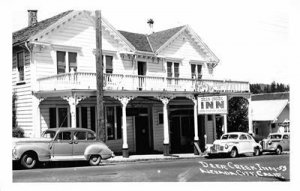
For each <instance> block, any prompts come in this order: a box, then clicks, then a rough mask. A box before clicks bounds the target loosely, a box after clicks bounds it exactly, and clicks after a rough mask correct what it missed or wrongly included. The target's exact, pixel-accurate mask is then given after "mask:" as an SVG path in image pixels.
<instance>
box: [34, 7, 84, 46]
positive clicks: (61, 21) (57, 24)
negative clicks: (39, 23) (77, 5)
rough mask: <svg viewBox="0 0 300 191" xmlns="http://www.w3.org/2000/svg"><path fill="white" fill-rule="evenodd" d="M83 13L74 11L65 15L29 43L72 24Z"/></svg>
mask: <svg viewBox="0 0 300 191" xmlns="http://www.w3.org/2000/svg"><path fill="white" fill-rule="evenodd" d="M81 14H82V11H72V12H71V13H69V14H67V15H65V16H64V17H62V18H60V19H59V20H58V21H57V22H55V23H53V24H52V25H50V26H48V27H47V28H46V29H44V30H42V31H39V32H38V33H37V34H35V35H33V36H32V37H30V38H29V39H28V41H29V42H30V41H36V39H40V38H43V37H44V36H47V35H49V33H52V32H53V31H54V30H56V29H58V28H60V27H61V25H64V24H65V23H66V22H70V21H71V20H72V19H75V18H76V17H77V16H80V15H81Z"/></svg>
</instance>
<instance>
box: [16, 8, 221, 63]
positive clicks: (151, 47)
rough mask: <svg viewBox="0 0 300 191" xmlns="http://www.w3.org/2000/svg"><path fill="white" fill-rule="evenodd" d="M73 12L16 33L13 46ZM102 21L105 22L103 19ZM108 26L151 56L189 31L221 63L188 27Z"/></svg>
mask: <svg viewBox="0 0 300 191" xmlns="http://www.w3.org/2000/svg"><path fill="white" fill-rule="evenodd" d="M72 12H73V11H72V10H70V11H66V12H63V13H61V14H59V15H56V16H54V17H51V18H49V19H46V20H43V21H40V22H38V23H36V24H35V25H32V26H29V27H26V28H24V29H21V30H19V31H16V32H14V33H13V38H12V40H13V46H15V45H18V44H20V43H23V42H25V41H28V40H31V38H35V35H38V34H39V33H40V32H42V31H44V30H48V29H49V28H51V27H52V26H53V25H55V24H56V23H58V22H59V20H61V19H63V18H64V17H65V16H67V15H68V14H71V13H72ZM102 21H105V20H103V19H102ZM107 24H108V23H107ZM108 25H109V27H110V28H111V29H112V30H113V31H114V32H115V33H117V35H118V36H119V37H120V38H121V39H122V40H123V41H125V43H126V44H127V45H129V47H130V48H132V49H133V50H134V49H135V50H137V51H142V52H149V53H151V54H153V53H155V54H158V53H159V52H160V51H161V50H162V49H164V48H165V47H166V46H167V45H169V44H170V43H172V40H173V39H174V38H176V37H177V36H178V35H180V34H181V33H182V32H183V31H185V30H188V32H189V33H190V34H191V35H192V36H193V37H194V38H193V39H195V40H196V41H197V44H198V45H199V47H200V49H205V50H206V52H207V51H208V52H209V53H210V55H211V56H212V59H213V60H215V62H216V63H217V62H219V61H218V58H217V57H216V56H215V55H214V54H213V53H212V51H210V49H209V48H208V47H207V46H206V45H205V43H204V42H203V41H202V40H201V39H200V37H198V35H197V34H195V33H194V32H193V30H192V29H191V28H190V27H189V26H188V25H184V26H180V27H175V28H171V29H167V30H163V31H159V32H155V33H152V34H150V35H147V34H139V33H132V32H127V31H117V30H115V29H114V28H113V27H112V26H111V25H110V24H108ZM135 50H134V51H135Z"/></svg>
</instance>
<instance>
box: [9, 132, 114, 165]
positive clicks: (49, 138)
mask: <svg viewBox="0 0 300 191" xmlns="http://www.w3.org/2000/svg"><path fill="white" fill-rule="evenodd" d="M113 156H114V153H113V152H112V151H111V150H110V149H109V148H108V147H107V146H106V145H105V144H104V143H103V142H101V141H97V140H96V134H95V132H93V131H92V130H89V129H84V128H51V129H48V130H46V131H44V132H43V134H42V137H41V138H13V148H12V159H13V161H16V162H19V163H20V164H21V165H22V166H23V167H24V168H28V169H29V168H33V167H35V166H36V164H37V163H38V162H47V161H75V160H76V161H89V163H90V165H92V166H95V165H98V164H99V163H100V162H101V160H102V159H103V160H105V159H108V158H111V157H113Z"/></svg>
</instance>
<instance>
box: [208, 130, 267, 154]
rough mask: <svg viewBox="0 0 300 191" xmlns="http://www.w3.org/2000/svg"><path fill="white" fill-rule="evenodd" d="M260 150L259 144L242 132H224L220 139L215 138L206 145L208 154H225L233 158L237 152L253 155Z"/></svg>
mask: <svg viewBox="0 0 300 191" xmlns="http://www.w3.org/2000/svg"><path fill="white" fill-rule="evenodd" d="M261 151H262V149H261V145H260V144H258V143H257V142H255V140H254V139H253V137H252V136H250V135H249V134H248V133H242V132H232V133H225V134H223V135H222V136H221V138H220V140H215V141H214V143H213V144H207V145H206V152H207V154H208V156H212V155H217V154H227V155H229V156H230V157H232V158H234V157H236V156H237V155H238V154H246V153H253V155H254V156H258V155H259V154H260V153H261Z"/></svg>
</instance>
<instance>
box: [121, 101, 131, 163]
mask: <svg viewBox="0 0 300 191" xmlns="http://www.w3.org/2000/svg"><path fill="white" fill-rule="evenodd" d="M119 100H120V102H121V104H122V137H123V145H122V155H123V157H124V158H128V157H129V152H128V143H127V120H126V106H127V104H128V102H129V100H130V98H128V97H122V98H119Z"/></svg>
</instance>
